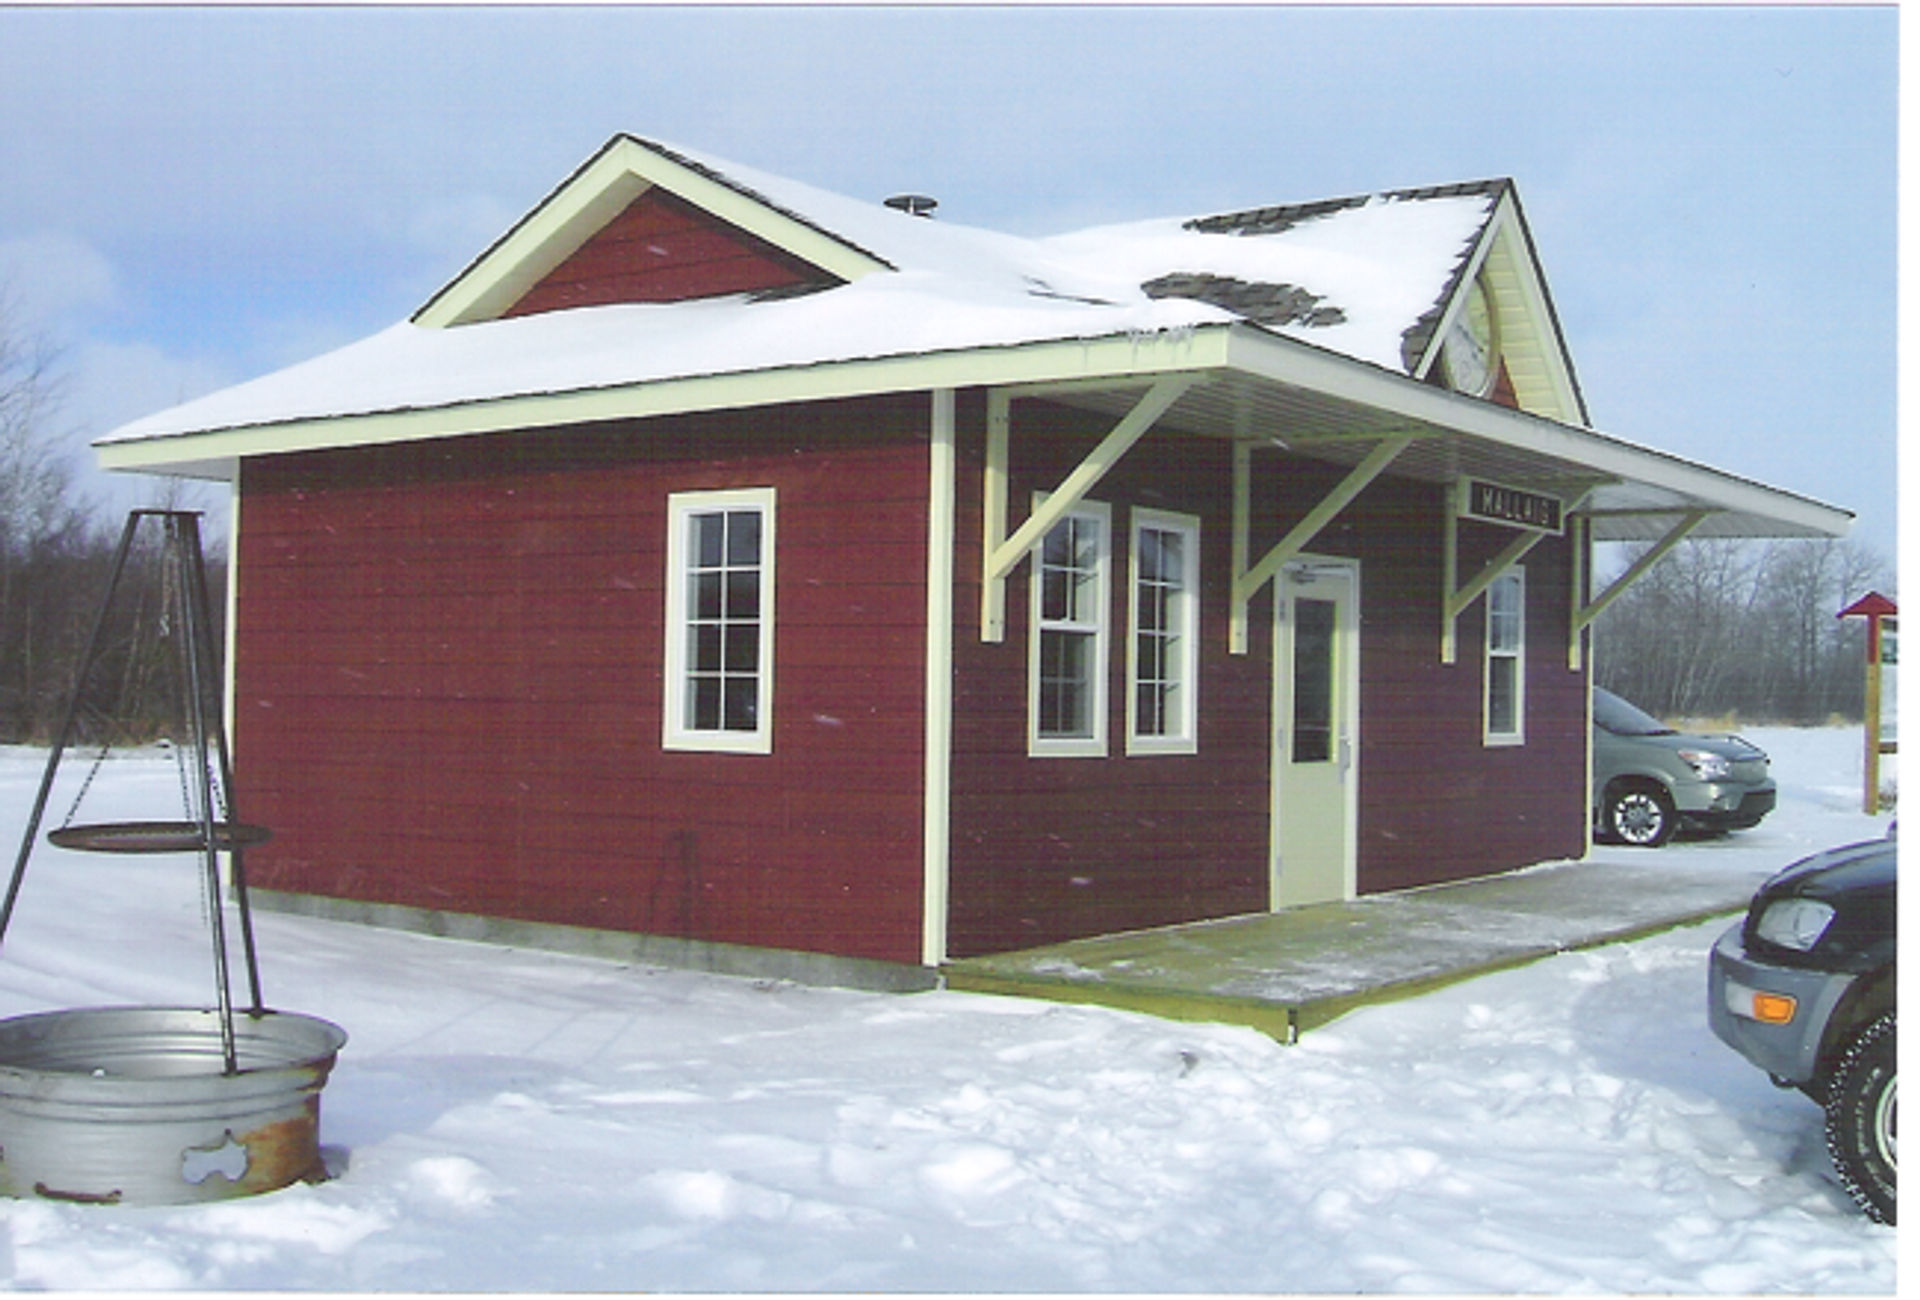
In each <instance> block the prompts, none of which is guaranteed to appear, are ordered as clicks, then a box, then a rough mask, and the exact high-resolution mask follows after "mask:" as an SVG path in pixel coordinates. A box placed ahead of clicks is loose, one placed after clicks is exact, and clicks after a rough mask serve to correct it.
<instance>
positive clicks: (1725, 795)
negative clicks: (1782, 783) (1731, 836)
mask: <svg viewBox="0 0 1920 1300" xmlns="http://www.w3.org/2000/svg"><path fill="white" fill-rule="evenodd" d="M1778 797H1779V795H1778V792H1777V790H1776V789H1775V787H1774V784H1773V782H1771V781H1769V782H1767V783H1766V784H1765V785H1761V786H1750V785H1734V784H1731V783H1729V782H1726V781H1702V782H1698V783H1696V784H1688V785H1680V786H1676V787H1675V788H1674V792H1673V802H1674V807H1675V809H1676V810H1677V811H1678V812H1679V813H1680V815H1681V816H1682V817H1684V818H1686V819H1687V820H1688V821H1689V822H1693V823H1695V824H1696V825H1700V826H1710V827H1713V828H1714V829H1716V830H1727V831H1737V830H1745V829H1746V828H1747V827H1749V826H1758V825H1759V824H1760V820H1761V819H1762V818H1763V817H1765V816H1766V815H1767V814H1768V813H1770V812H1772V811H1773V805H1774V803H1775V801H1776V800H1777V799H1778Z"/></svg>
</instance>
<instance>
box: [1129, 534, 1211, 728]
mask: <svg viewBox="0 0 1920 1300" xmlns="http://www.w3.org/2000/svg"><path fill="white" fill-rule="evenodd" d="M1130 522H1131V524H1132V529H1131V532H1130V535H1129V542H1128V557H1129V565H1128V570H1129V571H1128V579H1127V753H1129V754H1142V755H1150V754H1192V753H1195V752H1197V751H1198V749H1199V718H1200V645H1201V641H1200V519H1199V516H1197V515H1187V514H1178V513H1176V512H1174V511H1171V510H1149V509H1145V508H1136V509H1134V510H1133V512H1132V518H1131V520H1130ZM1149 531H1151V532H1158V533H1173V534H1176V535H1177V536H1179V538H1180V540H1181V547H1180V551H1181V560H1180V569H1181V572H1180V588H1179V591H1178V592H1177V593H1175V594H1174V595H1173V597H1172V599H1171V600H1170V602H1169V608H1170V610H1171V611H1172V616H1171V618H1170V619H1169V622H1170V623H1172V624H1173V625H1174V626H1175V627H1176V628H1177V632H1176V640H1177V643H1178V647H1179V664H1178V667H1177V668H1176V669H1175V670H1174V673H1173V674H1172V676H1171V677H1170V678H1169V679H1168V680H1170V681H1171V682H1172V683H1173V686H1174V692H1173V702H1172V707H1171V708H1170V709H1169V710H1168V713H1169V716H1168V719H1167V723H1168V725H1167V726H1166V728H1165V730H1163V731H1161V732H1159V733H1143V732H1142V731H1141V729H1140V724H1141V719H1140V686H1141V680H1140V672H1141V667H1142V665H1141V663H1140V637H1141V633H1142V631H1143V628H1142V626H1141V621H1140V594H1141V591H1142V589H1143V586H1144V585H1145V584H1144V579H1143V576H1142V574H1141V571H1140V557H1141V555H1142V553H1143V551H1144V547H1142V545H1141V536H1142V534H1144V533H1147V532H1149Z"/></svg>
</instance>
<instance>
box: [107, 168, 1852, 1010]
mask: <svg viewBox="0 0 1920 1300" xmlns="http://www.w3.org/2000/svg"><path fill="white" fill-rule="evenodd" d="M911 206H913V205H910V204H902V205H899V206H889V205H885V204H879V203H866V202H860V201H856V200H852V199H848V198H844V197H841V196H837V195H833V194H828V193H824V192H822V191H819V190H815V189H812V188H810V187H807V186H804V185H800V184H797V183H795V182H792V181H788V180H785V179H782V178H779V177H775V176H770V175H766V174H763V173H759V172H756V171H753V170H750V169H747V168H743V167H738V166H734V165H732V164H728V163H723V162H719V161H717V160H713V159H707V158H701V157H696V156H694V155H691V154H689V153H687V152H684V151H679V150H674V149H669V148H667V147H664V146H661V145H658V144H655V143H651V142H648V141H644V140H639V139H636V138H633V137H629V136H618V137H616V138H615V139H613V140H612V141H611V142H609V143H608V144H607V145H606V146H605V148H603V149H602V150H601V151H600V152H599V153H598V154H597V155H595V156H594V157H593V158H592V159H590V160H589V161H588V162H587V163H586V164H584V165H583V166H582V167H581V168H580V169H579V170H578V171H577V172H576V173H575V174H574V175H572V176H571V177H569V178H568V179H567V180H566V181H565V182H564V183H563V184H561V186H560V187H559V188H558V189H556V190H555V191H554V192H553V193H552V194H551V195H550V196H548V198H547V199H546V200H545V201H543V202H542V203H541V204H540V205H539V206H538V207H536V208H535V209H534V210H533V211H532V212H531V213H529V214H528V215H527V216H526V217H525V218H524V219H523V220H522V221H521V222H520V223H519V224H518V225H516V226H515V227H514V228H513V229H512V230H510V231H509V232H508V233H507V234H506V235H504V236H503V237H502V238H501V239H500V240H499V241H498V242H496V243H495V244H494V245H493V246H492V247H491V248H489V249H487V250H486V251H485V252H484V253H483V254H481V256H480V257H479V258H478V259H477V260H475V261H474V262H473V263H472V264H471V265H470V266H469V267H468V268H467V269H466V270H465V271H464V272H462V273H461V274H460V276H459V277H458V278H456V279H455V280H454V281H453V282H452V283H450V284H449V285H447V286H446V287H445V288H444V289H442V290H441V291H440V293H439V294H437V295H436V296H435V297H434V298H433V299H432V301H430V302H429V303H427V304H426V305H425V306H424V307H422V308H421V309H420V311H419V312H418V313H416V314H415V315H414V316H413V317H412V318H411V319H410V320H408V321H406V322H403V323H401V324H399V325H396V326H394V327H392V328H391V329H388V330H386V331H384V332H382V333H380V334H377V335H375V336H373V337H372V338H369V339H367V340H364V341H363V342H360V343H357V344H354V345H352V346H349V347H347V348H344V349H342V350H340V351H338V352H335V353H332V354H329V355H327V356H323V357H320V358H318V359H316V360H313V361H310V362H307V363H305V364H302V365H299V366H295V367H293V368H291V369H289V370H285V371H282V372H279V373H276V374H272V375H268V376H266V377H264V378H262V379H258V380H255V381H253V382H251V383H247V384H242V385H239V386H238V387H235V388H232V389H228V390H225V391H223V392H219V393H215V394H213V395H211V396H209V397H206V398H203V399H200V400H198V401H195V402H190V403H188V404H186V405H184V406H181V407H177V408H175V409H173V410H170V411H166V412H162V413H160V414H158V415H155V416H152V417H149V418H147V419H144V420H141V421H138V422H136V423H134V424H132V425H128V426H126V427H125V428H123V429H120V430H118V431H116V432H115V433H113V434H111V435H109V436H108V437H107V438H106V439H103V440H102V442H101V444H100V455H101V457H102V460H103V462H104V463H105V464H106V465H108V466H109V467H111V468H121V469H130V470H143V471H148V472H155V471H157V472H163V473H173V474H182V475H193V476H201V477H211V478H216V479H222V480H226V481H228V482H230V483H231V485H232V505H233V520H234V537H233V551H232V554H233V559H234V570H233V571H234V582H233V584H232V595H231V599H232V601H233V605H232V609H231V619H230V626H231V627H232V629H233V646H232V654H231V656H230V673H231V694H232V714H233V718H232V725H233V733H234V742H235V755H236V763H237V768H238V793H239V799H240V803H241V805H242V807H244V809H245V815H246V817H247V819H248V820H250V821H256V822H261V823H264V824H266V825H268V826H270V827H272V828H273V829H274V831H275V838H274V840H273V842H272V843H271V844H270V845H268V846H266V847H265V848H263V849H260V850H258V851H256V852H255V853H253V854H251V855H250V856H249V865H250V869H251V871H252V877H253V880H254V883H255V884H256V886H257V887H261V888H264V889H266V890H268V891H272V892H271V896H273V897H278V898H279V899H280V900H281V901H283V902H284V903H285V904H286V905H289V906H296V905H297V906H303V907H307V908H313V909H319V910H325V911H329V912H332V913H334V914H338V915H347V916H359V917H365V918H369V919H376V920H395V921H400V922H403V923H408V924H415V925H427V926H430V927H434V928H438V929H443V930H451V931H454V932H486V931H488V930H489V929H491V931H492V932H495V933H504V932H514V933H523V932H527V931H528V928H529V926H531V927H534V928H536V929H537V927H539V926H542V925H547V926H558V927H572V928H573V929H568V930H566V931H565V932H564V933H568V934H572V935H574V936H575V937H576V938H578V937H579V936H581V935H586V936H589V937H592V936H596V935H597V936H599V937H600V938H602V939H607V938H608V937H609V935H637V936H648V937H649V938H648V939H647V940H646V943H648V944H650V945H651V946H649V947H647V948H645V951H646V952H648V953H650V954H654V955H659V956H663V957H665V958H667V959H669V960H673V959H679V960H689V961H699V962H706V963H709V964H714V965H720V966H729V967H736V968H737V967H738V966H739V964H740V963H741V962H742V961H744V960H745V959H747V958H750V957H753V956H755V955H758V956H761V957H766V958H769V959H771V958H773V957H774V956H775V955H777V954H787V955H791V954H795V953H800V954H818V955H822V956H824V957H827V958H832V959H835V960H836V961H837V962H840V963H842V964H841V965H839V966H838V967H837V968H836V969H837V970H840V971H844V972H860V973H862V974H869V975H881V974H884V973H886V972H893V971H896V970H897V969H898V968H903V967H904V968H909V969H924V968H928V967H937V966H938V965H939V964H940V963H941V962H943V961H945V960H947V959H948V958H951V957H961V956H967V955H972V954H979V953H985V952H992V951H997V950H1004V949H1009V948H1015V947H1023V946H1029V945H1033V944H1038V943H1043V942H1048V941H1054V940H1060V939H1064V938H1068V937H1072V936H1079V935H1087V934H1094V933H1101V932H1109V931H1115V930H1121V929H1129V928H1139V927H1146V926H1155V925H1162V924H1167V923H1172V922H1181V921H1189V920H1194V919H1198V918H1205V917H1219V916H1226V915H1232V914H1238V913H1247V912H1258V911H1263V910H1266V909H1269V908H1275V907H1282V906H1288V905H1293V904H1298V903H1307V902H1312V901H1316V900H1324V899H1336V898H1344V897H1350V896H1353V895H1355V894H1359V893H1367V892H1373V891H1379V890H1387V889H1397V888H1401V887H1405V886H1411V885H1419V884H1426V883H1432V882H1437V881H1444V880H1450V879H1455V878H1459V877H1463V876H1470V875H1479V874H1485V873H1490V872H1498V871H1502V870H1506V869H1510V868H1513V867H1518V866H1521V865H1524V864H1528V863H1532V862H1537V861H1541V860H1544V859H1551V858H1558V857H1565V856H1577V855H1579V854H1580V853H1582V852H1583V851H1584V849H1585V846H1586V842H1587V839H1586V837H1587V827H1588V816H1587V807H1588V800H1587V777H1586V773H1587V730H1588V724H1587V714H1588V681H1587V674H1586V671H1585V666H1584V652H1585V647H1586V642H1587V638H1588V636H1589V633H1588V632H1587V630H1586V629H1587V625H1588V623H1589V621H1590V619H1591V618H1592V616H1593V615H1594V614H1595V613H1596V612H1597V610H1598V609H1599V608H1600V607H1601V606H1602V605H1603V604H1604V603H1605V601H1606V599H1607V598H1608V596H1609V594H1610V593H1609V592H1604V591H1596V590H1595V589H1594V584H1593V583H1592V581H1591V580H1590V576H1589V555H1590V552H1591V547H1592V544H1593V543H1594V542H1595V541H1601V540H1609V539H1645V540H1651V541H1656V542H1660V543H1662V545H1663V546H1665V545H1671V544H1672V543H1674V542H1677V541H1678V540H1680V539H1681V538H1683V537H1686V536H1689V535H1692V536H1723V537H1739V536H1828V535H1837V534H1839V533H1841V532H1843V531H1844V529H1845V528H1846V525H1847V522H1848V516H1847V515H1846V513H1845V512H1843V511H1840V510H1836V509H1834V508H1832V507H1829V506H1824V505H1821V504H1820V503H1817V502H1813V501H1809V500H1807V499H1805V498H1802V497H1798V496H1795V495H1792V494H1789V493H1786V492H1782V491H1779V490H1776V489H1772V488H1768V487H1764V486H1761V485H1758V484H1755V483H1752V482H1749V481H1746V480H1743V479H1740V478H1736V477H1734V476H1731V475H1728V474H1725V473H1722V472H1719V471H1716V470H1714V469H1711V468H1709V467H1706V466H1703V465H1699V464H1695V463H1690V462H1687V461H1684V460H1681V459H1678V458H1676V457H1673V456H1669V455H1666V454H1663V453H1661V452H1658V451H1654V450H1650V449H1648V448H1644V447H1640V446H1636V445H1633V444H1630V443H1626V442H1622V441H1620V440H1618V439H1615V438H1613V437H1609V436H1607V435H1605V434H1602V433H1599V432H1596V431H1595V430H1594V429H1593V428H1591V427H1590V425H1589V422H1588V418H1587V412H1586V410H1585V407H1584V404H1583V402H1582V399H1581V396H1580V390H1579V387H1578V384H1577V382H1576V380H1575V377H1574V370H1573V365H1572V362H1571V360H1570V358H1569V357H1568V355H1567V351H1566V347H1565V344H1564V340H1563V338H1562V336H1561V333H1560V330H1559V327H1558V323H1557V320H1556V318H1555V315H1554V311H1553V306H1552V302H1551V299H1550V298H1549V296H1548V293H1547V286H1546V280H1545V277H1544V275H1543V274H1542V270H1541V266H1540V263H1539V261H1538V258H1537V256H1536V253H1535V249H1534V244H1533V241H1532V238H1531V236H1530V234H1529V232H1528V228H1527V224H1526V221H1525V219H1524V217H1523V215H1522V212H1521V208H1520V203H1519V199H1518V196H1517V194H1516V192H1515V190H1514V187H1513V186H1512V185H1511V184H1510V183H1509V182H1505V181H1496V182H1487V183H1476V184H1466V185H1456V186H1447V187H1440V188H1433V189H1422V190H1406V191H1397V192H1391V193H1385V194H1376V195H1367V196H1360V197H1356V198H1351V199H1340V200H1333V201H1328V202H1319V203H1311V204H1299V205H1291V206H1277V207H1266V208H1258V209H1251V210H1247V211H1242V212H1233V213H1224V214H1215V215H1209V216H1204V217H1199V218H1194V219H1192V220H1185V221H1182V220H1169V221H1159V222H1143V223H1136V224H1131V225H1123V226H1115V227H1109V228H1105V229H1100V230H1093V231H1085V232H1080V233H1077V234H1074V235H1068V236H1061V237H1057V238H1053V239H1042V240H1028V239H1018V238H1013V237H1010V236H1004V235H999V234H995V233H992V232H987V231H982V230H976V229H968V228H965V227H961V226H958V225H954V224H951V223H948V222H945V221H942V220H937V219H932V218H929V217H927V216H925V215H918V214H915V213H912V212H909V211H907V210H905V209H906V208H908V207H911ZM1631 576H1632V575H1629V577H1631ZM1616 590H1617V588H1616ZM516 926H517V927H519V929H517V930H516V929H514V928H513V927H516ZM555 933H560V932H558V931H556V932H555ZM635 942H639V941H638V940H636V941H635ZM848 959H852V960H850V961H849V960H848ZM863 960H870V961H872V962H876V963H881V964H882V965H877V966H872V967H863V966H862V961H863Z"/></svg>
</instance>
